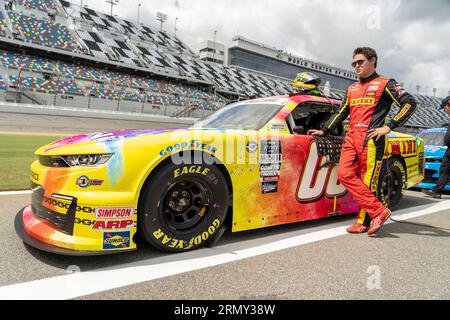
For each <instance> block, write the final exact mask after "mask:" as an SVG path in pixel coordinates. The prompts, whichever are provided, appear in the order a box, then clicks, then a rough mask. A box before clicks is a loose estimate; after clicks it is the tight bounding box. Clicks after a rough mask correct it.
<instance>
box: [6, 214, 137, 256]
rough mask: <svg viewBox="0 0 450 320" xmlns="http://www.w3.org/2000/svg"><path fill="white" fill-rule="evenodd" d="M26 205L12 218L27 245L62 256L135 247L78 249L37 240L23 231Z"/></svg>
mask: <svg viewBox="0 0 450 320" xmlns="http://www.w3.org/2000/svg"><path fill="white" fill-rule="evenodd" d="M26 208H27V207H25V208H23V209H22V210H20V211H19V212H18V213H17V215H16V218H15V220H14V228H15V230H16V233H17V235H18V236H19V237H20V239H22V241H23V242H24V243H26V244H27V245H29V246H31V247H33V248H35V249H38V250H41V251H45V252H49V253H54V254H58V255H64V256H86V257H87V256H100V255H112V254H119V253H125V252H130V251H135V250H136V249H131V250H127V251H79V250H71V249H66V248H61V247H57V246H55V245H51V244H48V243H45V242H42V241H39V240H37V239H35V238H33V237H32V236H30V235H29V234H28V233H27V232H26V231H25V226H24V223H23V214H24V211H25V209H26Z"/></svg>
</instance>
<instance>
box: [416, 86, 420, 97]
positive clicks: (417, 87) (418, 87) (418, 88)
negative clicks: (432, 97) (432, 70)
mask: <svg viewBox="0 0 450 320" xmlns="http://www.w3.org/2000/svg"><path fill="white" fill-rule="evenodd" d="M416 89H417V95H419V90H420V85H417V86H416Z"/></svg>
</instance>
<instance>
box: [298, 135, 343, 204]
mask: <svg viewBox="0 0 450 320" xmlns="http://www.w3.org/2000/svg"><path fill="white" fill-rule="evenodd" d="M325 163H326V158H325V157H319V155H318V152H317V147H316V142H313V143H312V144H311V146H310V149H309V155H308V158H307V160H306V163H305V168H304V170H303V175H302V177H301V179H300V184H299V187H298V190H297V200H299V201H300V202H310V201H314V200H317V199H319V198H322V197H323V195H324V194H325V195H326V196H327V197H328V198H334V197H341V196H343V195H345V194H346V193H347V190H346V189H345V187H344V186H343V185H342V184H340V183H339V181H338V178H337V176H338V175H337V173H338V169H339V168H338V167H337V166H331V167H329V168H322V169H319V168H321V167H322V166H323V165H324V164H325Z"/></svg>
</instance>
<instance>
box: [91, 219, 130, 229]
mask: <svg viewBox="0 0 450 320" xmlns="http://www.w3.org/2000/svg"><path fill="white" fill-rule="evenodd" d="M133 228H134V221H133V220H107V221H103V220H101V221H95V222H94V225H93V226H92V230H96V231H106V230H126V229H133Z"/></svg>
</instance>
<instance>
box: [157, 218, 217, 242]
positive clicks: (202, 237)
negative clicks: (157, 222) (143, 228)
mask: <svg viewBox="0 0 450 320" xmlns="http://www.w3.org/2000/svg"><path fill="white" fill-rule="evenodd" d="M219 226H220V220H219V219H215V220H214V221H213V222H212V224H211V225H210V226H209V228H208V229H207V230H206V231H204V232H202V233H201V234H198V235H196V236H195V237H192V238H191V239H190V240H189V241H185V240H179V239H175V238H172V237H170V236H169V235H167V234H165V233H164V231H162V230H161V229H158V230H155V231H154V232H153V237H154V238H155V239H157V240H158V241H160V242H161V243H162V244H163V245H165V246H167V247H169V248H174V249H184V250H189V249H191V248H192V247H193V246H194V245H195V246H198V245H201V244H202V243H204V242H205V241H207V240H208V239H209V238H210V237H211V236H212V235H214V234H215V233H216V231H217V230H218V228H219Z"/></svg>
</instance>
